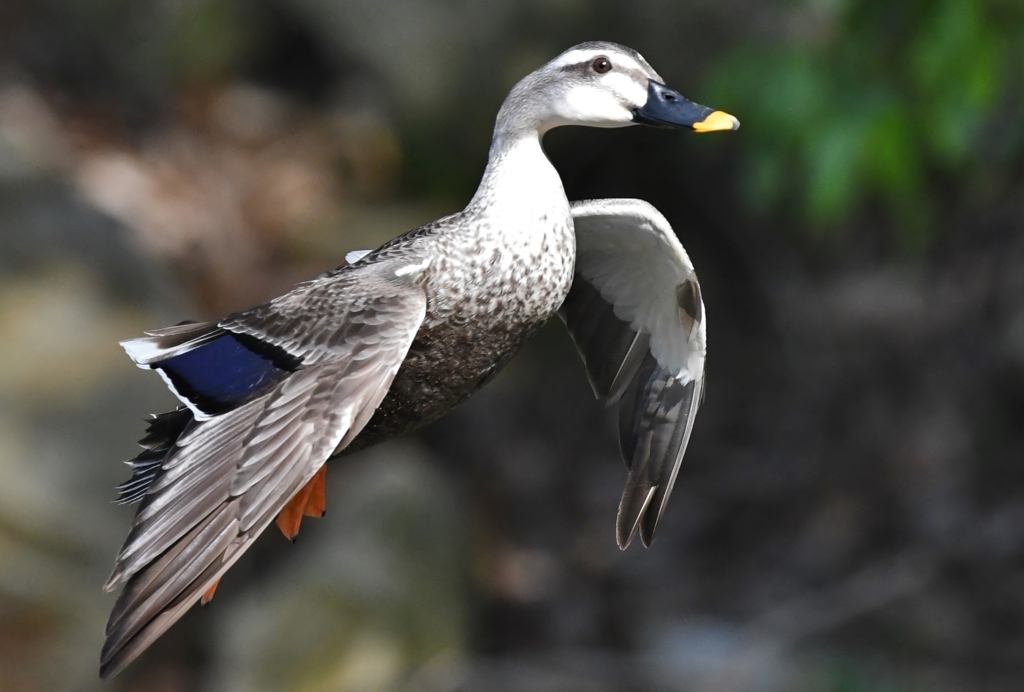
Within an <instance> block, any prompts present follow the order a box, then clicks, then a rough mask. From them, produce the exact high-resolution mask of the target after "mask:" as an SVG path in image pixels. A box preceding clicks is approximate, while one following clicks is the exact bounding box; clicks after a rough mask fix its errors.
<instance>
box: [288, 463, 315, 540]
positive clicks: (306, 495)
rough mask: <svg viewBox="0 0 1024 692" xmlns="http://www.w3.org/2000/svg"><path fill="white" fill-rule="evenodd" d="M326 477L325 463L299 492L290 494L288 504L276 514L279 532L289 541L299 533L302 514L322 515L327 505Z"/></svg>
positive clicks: (309, 515)
mask: <svg viewBox="0 0 1024 692" xmlns="http://www.w3.org/2000/svg"><path fill="white" fill-rule="evenodd" d="M326 477H327V465H326V464H325V465H324V466H321V467H320V470H319V471H317V472H316V475H315V476H313V477H312V478H310V479H309V482H308V483H306V485H304V486H302V489H301V490H299V492H297V493H295V495H293V496H292V499H290V500H288V504H286V505H285V506H284V509H282V510H281V513H280V514H278V515H277V528H279V529H281V533H283V534H284V537H285V538H287V539H288V540H289V541H294V540H295V537H296V536H298V535H299V527H300V526H301V525H302V517H303V516H307V517H317V518H320V517H322V516H323V515H324V512H325V510H326V507H327V493H326V490H325V488H324V479H325V478H326Z"/></svg>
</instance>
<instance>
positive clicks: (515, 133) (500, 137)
mask: <svg viewBox="0 0 1024 692" xmlns="http://www.w3.org/2000/svg"><path fill="white" fill-rule="evenodd" d="M499 122H500V118H499ZM541 136H542V133H541V132H540V130H539V129H538V128H534V127H524V128H517V129H510V128H505V127H502V126H500V125H499V127H498V128H496V129H495V132H494V139H493V141H492V142H491V151H490V155H489V157H488V160H487V168H486V169H485V170H484V175H483V179H482V180H481V181H480V187H479V188H477V191H476V194H475V195H474V196H473V200H472V201H471V202H470V204H469V207H468V208H472V209H476V210H478V212H480V213H483V214H485V215H488V216H491V215H495V216H504V217H506V218H510V219H511V218H514V219H518V220H523V221H529V220H531V219H528V218H524V215H525V216H528V217H534V216H535V215H536V216H537V218H540V217H543V216H545V215H548V214H549V213H552V212H557V211H561V209H562V208H564V209H565V210H568V202H567V201H566V198H565V191H564V189H563V188H562V179H561V178H560V177H559V176H558V172H557V171H556V170H555V167H554V166H552V165H551V161H550V160H549V159H548V157H547V155H546V154H545V153H544V149H543V148H542V147H541Z"/></svg>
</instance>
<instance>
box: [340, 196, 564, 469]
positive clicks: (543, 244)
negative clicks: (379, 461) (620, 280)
mask: <svg viewBox="0 0 1024 692" xmlns="http://www.w3.org/2000/svg"><path fill="white" fill-rule="evenodd" d="M566 211H567V212H568V210H566ZM548 228H549V230H548V231H547V232H545V233H544V234H543V235H542V236H541V237H540V238H537V237H534V238H529V237H525V238H514V239H513V240H512V241H510V242H509V241H505V242H497V241H490V242H489V241H488V240H487V238H486V236H485V237H474V238H473V241H472V242H468V243H467V242H466V239H465V238H458V237H448V238H436V239H435V241H436V242H437V244H438V246H439V247H436V248H433V250H435V252H433V253H432V254H433V260H432V263H431V266H430V268H429V271H428V273H427V275H426V276H425V280H424V284H423V285H424V290H425V291H426V293H427V315H426V318H425V319H424V324H423V326H422V327H421V328H420V331H419V332H418V333H417V335H416V339H415V340H414V341H413V344H412V346H411V347H410V349H409V353H408V355H407V356H406V359H405V361H404V363H403V364H402V367H401V369H400V370H399V372H398V374H397V375H396V377H395V380H394V382H393V383H392V385H391V388H390V389H389V390H388V394H387V396H386V397H385V399H384V401H383V402H382V403H381V405H380V406H379V407H378V409H377V412H376V413H375V414H374V416H373V418H372V419H371V420H370V422H369V423H368V424H367V426H366V428H365V429H364V430H363V432H362V433H360V435H359V436H358V437H357V438H356V439H355V440H353V442H352V444H351V445H349V447H348V448H347V449H346V450H345V452H346V453H347V452H351V451H356V450H359V449H363V448H365V447H368V446H370V445H373V444H376V443H377V442H380V441H382V440H385V439H387V438H389V437H393V436H395V435H400V434H402V433H405V432H408V431H410V430H414V429H416V428H418V427H420V426H423V425H426V424H427V423H430V422H431V421H434V420H436V419H437V418H439V417H441V416H442V415H444V414H445V413H447V412H448V411H449V410H451V408H452V407H453V406H455V405H456V404H458V403H459V402H460V401H462V400H463V399H465V398H466V397H468V396H469V395H470V394H472V393H473V392H475V391H477V390H478V389H480V387H482V386H483V385H484V384H486V383H487V382H488V381H490V379H491V378H493V377H494V376H495V375H496V374H497V373H498V372H499V371H500V370H501V368H503V367H504V366H505V365H506V364H508V362H509V361H510V360H511V359H512V357H513V356H515V354H516V353H517V352H518V351H519V349H520V348H521V347H522V345H523V343H525V341H526V340H527V339H529V338H530V337H531V336H533V335H534V334H535V333H536V332H537V330H538V329H540V327H541V326H542V325H543V324H544V322H546V321H547V320H548V319H549V318H550V317H551V316H553V315H554V314H555V311H556V310H557V309H558V308H559V306H561V304H562V301H563V300H564V299H565V296H566V295H567V294H568V292H569V288H570V286H571V284H572V278H573V269H574V264H575V257H576V247H575V236H574V233H573V228H572V221H571V218H570V217H569V215H568V213H566V215H565V217H564V218H560V219H558V220H557V221H556V222H555V223H550V221H549V223H548ZM437 250H440V251H437Z"/></svg>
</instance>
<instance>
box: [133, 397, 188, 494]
mask: <svg viewBox="0 0 1024 692" xmlns="http://www.w3.org/2000/svg"><path fill="white" fill-rule="evenodd" d="M194 420H195V418H194V417H193V415H192V412H191V411H189V410H188V408H186V407H184V406H182V407H180V408H178V409H175V410H174V411H169V412H167V413H160V414H157V415H154V416H153V419H152V420H151V421H150V422H149V427H148V428H146V436H145V437H143V438H142V439H141V440H139V444H140V445H141V446H142V448H143V449H142V451H141V452H139V454H138V456H136V457H135V458H134V459H132V460H130V461H128V462H127V463H128V464H129V465H130V466H131V467H132V477H131V478H129V479H128V480H126V481H125V482H124V483H122V484H121V485H119V486H117V493H118V494H117V500H115V502H116V503H117V504H119V505H130V504H134V503H136V502H138V501H140V500H141V499H142V498H143V497H144V496H145V495H146V491H148V490H149V488H150V486H151V485H152V484H153V481H154V480H156V477H157V476H158V475H160V470H161V466H162V464H163V462H164V459H166V458H167V454H168V452H170V451H171V450H172V449H173V448H174V443H175V442H176V441H177V440H178V438H179V437H181V435H182V434H183V433H184V432H185V430H186V429H187V428H188V427H189V426H190V424H192V423H193V421H194Z"/></svg>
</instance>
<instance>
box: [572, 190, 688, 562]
mask: <svg viewBox="0 0 1024 692" xmlns="http://www.w3.org/2000/svg"><path fill="white" fill-rule="evenodd" d="M572 211H573V221H574V224H575V228H576V248H577V256H576V279H575V281H574V283H573V287H572V290H571V291H570V293H569V297H568V298H567V299H566V301H565V303H564V304H563V306H562V308H561V309H560V310H559V315H560V316H561V317H562V319H563V320H564V321H565V323H566V326H567V327H568V328H569V331H570V333H571V334H572V336H573V339H574V340H575V342H576V345H577V348H578V349H579V351H580V353H581V355H582V356H583V359H584V362H585V363H586V366H587V373H588V375H589V377H590V381H591V385H592V386H593V387H594V392H595V394H597V396H599V397H601V398H603V399H605V400H606V401H607V402H608V403H609V404H612V403H618V406H619V440H620V444H621V447H622V453H623V456H624V457H625V459H626V464H627V466H628V467H629V470H630V471H629V479H628V480H627V482H626V488H625V491H624V492H623V496H622V502H621V503H620V505H619V515H618V520H617V527H616V528H617V530H616V537H617V540H618V543H619V546H620V547H622V548H625V547H626V546H627V545H628V544H629V543H630V541H631V540H632V537H633V535H634V534H635V533H636V532H637V531H639V532H640V535H641V539H642V540H643V542H644V544H645V545H650V542H651V541H652V540H653V539H654V533H655V531H656V529H657V525H658V522H659V521H660V519H661V517H662V515H663V513H664V511H665V506H666V504H667V502H668V499H669V496H670V494H671V492H672V487H673V486H674V484H675V480H676V476H677V474H678V472H679V467H680V464H681V462H682V457H683V454H684V453H685V451H686V446H687V443H688V442H689V438H690V433H691V431H692V429H693V420H694V417H695V415H696V413H697V408H698V407H699V405H700V399H701V394H702V392H703V384H704V361H705V356H706V353H707V328H706V318H705V314H704V304H703V301H702V300H701V294H700V285H699V283H698V282H697V276H696V274H695V272H694V270H693V265H692V263H691V262H690V258H689V257H688V256H687V254H686V251H685V250H684V249H683V247H682V245H681V244H680V243H679V240H678V239H677V238H676V236H675V233H674V232H673V231H672V227H671V226H670V225H669V223H668V221H666V220H665V217H664V216H662V215H661V214H660V213H659V212H658V210H657V209H655V208H654V207H652V206H651V205H650V204H648V203H646V202H643V201H640V200H632V199H605V200H590V201H584V202H575V203H573V207H572Z"/></svg>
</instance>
